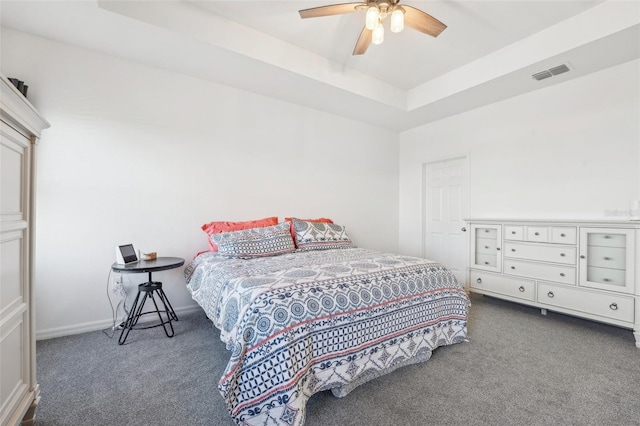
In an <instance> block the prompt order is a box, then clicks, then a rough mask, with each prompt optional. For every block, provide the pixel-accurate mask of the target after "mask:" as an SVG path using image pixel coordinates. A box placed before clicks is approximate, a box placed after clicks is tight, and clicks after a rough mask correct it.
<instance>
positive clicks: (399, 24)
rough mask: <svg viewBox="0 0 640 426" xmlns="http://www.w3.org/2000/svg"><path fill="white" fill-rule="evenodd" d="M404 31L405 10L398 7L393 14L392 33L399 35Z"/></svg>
mask: <svg viewBox="0 0 640 426" xmlns="http://www.w3.org/2000/svg"><path fill="white" fill-rule="evenodd" d="M402 30H404V9H403V8H401V7H400V6H396V8H395V9H394V10H393V12H391V32H392V33H399V32H400V31H402Z"/></svg>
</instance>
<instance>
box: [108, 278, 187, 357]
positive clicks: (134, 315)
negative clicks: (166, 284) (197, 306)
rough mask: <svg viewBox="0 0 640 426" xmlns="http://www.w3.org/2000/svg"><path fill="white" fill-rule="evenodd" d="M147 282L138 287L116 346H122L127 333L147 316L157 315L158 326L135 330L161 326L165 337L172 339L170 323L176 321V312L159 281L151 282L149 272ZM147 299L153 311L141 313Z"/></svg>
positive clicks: (172, 333)
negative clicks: (159, 302) (164, 316)
mask: <svg viewBox="0 0 640 426" xmlns="http://www.w3.org/2000/svg"><path fill="white" fill-rule="evenodd" d="M149 280H150V281H149V282H146V283H143V284H139V285H138V294H137V295H136V298H135V300H134V302H133V307H132V308H131V311H130V312H129V316H128V317H127V320H126V321H125V323H124V326H123V328H122V332H121V333H120V338H119V339H118V344H120V345H123V344H124V343H125V342H126V341H127V338H128V337H129V333H130V332H131V330H133V329H134V327H135V326H136V325H137V324H138V321H139V320H140V317H142V316H143V315H147V314H157V315H158V318H159V320H160V322H159V323H158V324H154V325H149V326H145V327H137V328H136V329H145V328H154V327H160V326H162V328H163V329H164V334H165V335H166V336H167V337H173V336H174V334H175V331H174V329H173V324H172V321H177V320H178V316H177V315H176V312H175V311H174V310H173V307H172V306H171V303H170V302H169V299H168V298H167V295H166V294H165V293H164V291H163V290H162V283H161V282H159V281H156V282H154V281H151V272H149ZM142 293H144V294H143V296H142V300H141V299H140V295H141V294H142ZM155 294H157V295H158V298H159V299H160V301H161V302H162V307H163V308H164V309H160V307H159V306H158V303H157V302H156V299H155V296H154V295H155ZM147 299H151V301H152V302H153V306H154V307H155V310H152V311H147V312H142V310H143V309H144V305H145V303H146V302H147ZM163 312H164V313H165V315H166V319H164V318H162V313H163ZM167 325H168V327H167Z"/></svg>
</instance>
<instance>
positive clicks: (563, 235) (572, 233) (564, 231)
mask: <svg viewBox="0 0 640 426" xmlns="http://www.w3.org/2000/svg"><path fill="white" fill-rule="evenodd" d="M550 241H551V242H552V243H557V244H576V243H577V242H578V230H577V229H576V228H574V227H570V226H552V227H551V239H550Z"/></svg>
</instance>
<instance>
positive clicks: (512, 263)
mask: <svg viewBox="0 0 640 426" xmlns="http://www.w3.org/2000/svg"><path fill="white" fill-rule="evenodd" d="M503 264H504V273H505V274H511V275H519V276H521V277H527V278H535V279H538V280H545V281H556V282H559V283H563V284H575V283H576V268H574V267H571V266H559V265H547V264H544V263H530V262H523V261H520V260H511V259H504V262H503Z"/></svg>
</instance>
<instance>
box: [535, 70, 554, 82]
mask: <svg viewBox="0 0 640 426" xmlns="http://www.w3.org/2000/svg"><path fill="white" fill-rule="evenodd" d="M531 77H533V78H535V79H536V80H538V81H540V80H544V79H545V78H549V77H553V74H551V73H550V72H549V71H542V72H537V73H535V74H533V75H532V76H531Z"/></svg>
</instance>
